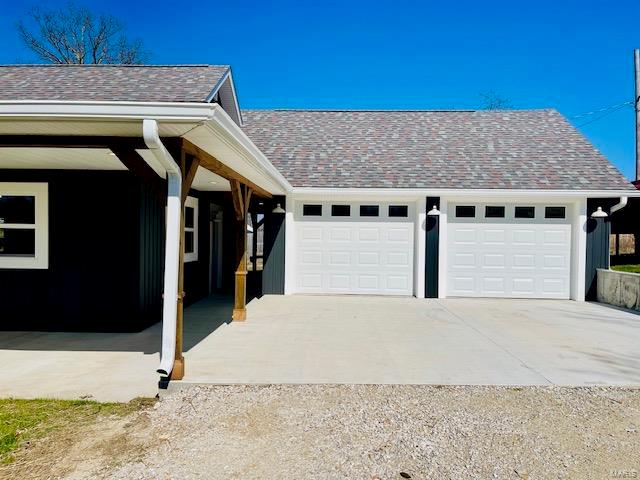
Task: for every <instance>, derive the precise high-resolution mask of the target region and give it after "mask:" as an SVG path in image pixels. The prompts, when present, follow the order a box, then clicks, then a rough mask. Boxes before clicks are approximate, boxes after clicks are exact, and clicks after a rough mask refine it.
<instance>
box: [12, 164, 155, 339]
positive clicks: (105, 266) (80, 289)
mask: <svg viewBox="0 0 640 480" xmlns="http://www.w3.org/2000/svg"><path fill="white" fill-rule="evenodd" d="M0 181H4V182H46V183H48V185H49V268H48V269H46V270H28V269H24V270H22V269H1V270H0V286H1V288H0V304H1V305H2V306H3V313H2V316H0V329H2V330H49V331H51V330H69V331H137V330H141V329H142V328H144V327H145V326H147V325H149V324H150V323H153V322H155V321H158V320H160V317H159V316H158V314H159V302H160V301H161V300H159V299H158V294H159V293H161V292H160V291H159V290H161V288H160V289H159V284H158V278H157V277H158V276H160V277H161V275H158V272H161V271H162V265H161V262H162V259H161V258H162V257H161V252H159V251H157V250H152V251H151V252H150V251H149V248H148V245H155V247H154V248H157V245H158V240H157V239H154V238H152V237H153V236H154V235H157V231H158V230H163V229H164V228H163V227H161V226H160V224H159V223H158V222H159V221H160V222H162V221H163V220H162V219H163V216H161V217H160V220H158V215H157V213H158V211H159V207H158V206H151V203H152V202H151V200H150V199H148V198H147V195H148V194H147V192H145V191H144V189H143V187H142V186H141V183H140V181H139V180H138V179H137V178H136V177H135V176H134V175H133V174H131V173H130V172H128V171H119V172H117V171H110V172H104V171H68V170H24V171H21V170H0ZM149 202H151V203H149ZM141 203H142V204H144V205H146V206H145V208H141ZM147 210H149V211H153V212H155V213H154V214H149V213H145V212H146V211H147ZM151 218H152V219H153V221H152V222H151V225H147V220H149V219H151ZM147 228H149V229H150V230H151V231H149V232H147ZM143 233H144V234H143ZM160 241H161V240H160ZM143 252H144V254H143ZM146 255H149V257H152V260H153V262H152V263H153V265H152V266H151V267H150V270H146V266H147V265H148V263H149V261H151V260H149V261H148V260H147V259H146V258H143V257H145V256H146ZM141 270H144V273H141ZM160 282H161V280H160ZM160 285H161V284H160Z"/></svg>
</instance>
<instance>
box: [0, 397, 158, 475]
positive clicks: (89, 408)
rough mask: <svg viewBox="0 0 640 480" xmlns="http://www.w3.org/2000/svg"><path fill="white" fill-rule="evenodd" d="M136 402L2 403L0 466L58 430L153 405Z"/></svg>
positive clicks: (35, 401) (0, 409)
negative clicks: (25, 448) (32, 442)
mask: <svg viewBox="0 0 640 480" xmlns="http://www.w3.org/2000/svg"><path fill="white" fill-rule="evenodd" d="M153 401H154V400H153V399H136V400H133V401H131V402H129V403H98V402H93V401H89V400H46V399H38V400H16V399H0V464H7V463H10V462H11V461H12V460H13V456H12V455H11V453H12V452H14V451H15V450H16V449H18V448H20V447H21V446H22V445H24V444H26V443H27V442H30V441H32V440H36V439H37V438H39V437H42V436H43V435H46V434H48V433H50V432H52V431H54V430H56V429H58V428H61V427H65V426H67V427H68V426H73V425H82V424H85V423H87V422H90V421H92V420H95V419H96V418H97V416H98V415H126V414H128V413H131V412H133V411H135V410H139V409H141V408H143V407H144V406H146V405H150V404H151V403H153Z"/></svg>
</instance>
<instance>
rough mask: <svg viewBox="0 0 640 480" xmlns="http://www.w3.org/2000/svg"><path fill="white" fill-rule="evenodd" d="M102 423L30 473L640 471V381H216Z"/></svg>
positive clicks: (543, 474) (560, 474)
mask: <svg viewBox="0 0 640 480" xmlns="http://www.w3.org/2000/svg"><path fill="white" fill-rule="evenodd" d="M104 422H105V423H102V422H99V423H96V424H93V425H90V426H87V427H85V428H83V429H82V430H81V432H80V434H78V432H77V431H73V430H70V431H69V432H68V437H66V438H65V439H63V440H65V441H67V442H68V443H67V448H66V449H65V450H64V451H62V449H61V448H57V449H55V450H51V451H50V450H48V449H47V447H46V446H41V447H39V448H42V449H43V450H42V452H43V454H44V455H45V456H44V457H43V458H44V460H42V458H41V459H40V461H39V462H41V463H46V462H55V458H54V457H55V455H60V454H61V453H62V454H63V458H61V459H60V460H59V461H58V462H57V463H56V467H55V468H50V469H48V470H46V469H45V470H42V471H40V470H35V471H36V472H37V474H38V475H37V476H34V475H33V474H31V472H29V473H30V475H28V478H45V474H46V473H48V474H49V476H50V477H52V478H56V477H65V476H66V478H73V479H85V478H86V479H89V478H91V479H94V478H101V479H122V478H135V479H157V478H181V479H182V478H184V479H188V478H207V479H217V478H220V479H228V478H242V479H261V480H262V479H265V478H305V479H323V480H324V479H343V478H344V479H380V480H386V479H401V478H413V479H442V478H489V479H490V478H496V479H523V478H528V479H534V478H536V479H537V478H553V479H559V478H560V479H562V478H580V479H603V478H634V477H633V476H631V477H629V475H636V476H639V475H640V473H638V472H640V457H638V452H640V433H639V432H638V426H640V390H638V389H625V388H600V387H594V388H558V387H523V388H506V387H504V388H502V387H453V386H452V387H449V386H447V387H433V386H391V385H389V386H376V385H369V386H366V385H361V386H353V385H341V386H335V385H334V386H331V385H298V386H283V385H280V386H263V387H260V386H209V387H193V388H188V389H185V390H183V391H180V392H176V393H175V394H173V395H169V396H167V397H165V398H163V399H162V400H161V401H160V402H158V403H157V404H156V405H155V406H154V408H153V409H151V410H149V411H148V412H144V413H141V414H135V415H132V416H129V417H127V418H120V419H109V418H105V419H104ZM79 436H80V437H82V439H81V440H78V437H79ZM33 458H35V457H33ZM27 471H29V470H22V471H21V472H23V473H24V472H27ZM634 472H635V473H634ZM620 475H627V477H624V476H622V477H621V476H620ZM14 478H27V477H26V476H24V475H19V476H16V477H14Z"/></svg>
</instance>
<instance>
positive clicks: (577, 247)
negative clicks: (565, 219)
mask: <svg viewBox="0 0 640 480" xmlns="http://www.w3.org/2000/svg"><path fill="white" fill-rule="evenodd" d="M571 230H572V235H571V237H572V238H571V289H570V292H571V299H572V300H576V301H578V302H584V300H585V295H586V292H585V288H586V287H585V283H586V280H585V275H586V268H587V266H586V265H587V199H586V198H582V199H580V200H578V201H577V202H575V203H574V204H573V222H572V223H571Z"/></svg>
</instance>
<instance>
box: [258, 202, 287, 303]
mask: <svg viewBox="0 0 640 480" xmlns="http://www.w3.org/2000/svg"><path fill="white" fill-rule="evenodd" d="M285 201H286V199H285V197H274V198H273V200H272V201H271V202H270V203H267V204H266V205H267V206H268V208H266V209H265V221H264V244H263V245H264V247H263V248H264V250H263V254H264V260H263V261H264V263H263V270H262V293H263V294H264V295H267V294H277V295H283V294H284V268H285V248H284V236H285V221H284V220H285V214H284V213H273V212H272V210H273V209H274V208H275V206H276V205H277V204H278V203H279V204H280V206H281V207H282V208H283V209H284V208H285Z"/></svg>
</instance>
